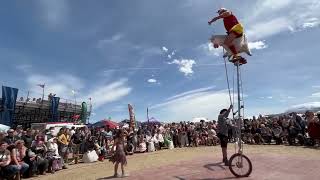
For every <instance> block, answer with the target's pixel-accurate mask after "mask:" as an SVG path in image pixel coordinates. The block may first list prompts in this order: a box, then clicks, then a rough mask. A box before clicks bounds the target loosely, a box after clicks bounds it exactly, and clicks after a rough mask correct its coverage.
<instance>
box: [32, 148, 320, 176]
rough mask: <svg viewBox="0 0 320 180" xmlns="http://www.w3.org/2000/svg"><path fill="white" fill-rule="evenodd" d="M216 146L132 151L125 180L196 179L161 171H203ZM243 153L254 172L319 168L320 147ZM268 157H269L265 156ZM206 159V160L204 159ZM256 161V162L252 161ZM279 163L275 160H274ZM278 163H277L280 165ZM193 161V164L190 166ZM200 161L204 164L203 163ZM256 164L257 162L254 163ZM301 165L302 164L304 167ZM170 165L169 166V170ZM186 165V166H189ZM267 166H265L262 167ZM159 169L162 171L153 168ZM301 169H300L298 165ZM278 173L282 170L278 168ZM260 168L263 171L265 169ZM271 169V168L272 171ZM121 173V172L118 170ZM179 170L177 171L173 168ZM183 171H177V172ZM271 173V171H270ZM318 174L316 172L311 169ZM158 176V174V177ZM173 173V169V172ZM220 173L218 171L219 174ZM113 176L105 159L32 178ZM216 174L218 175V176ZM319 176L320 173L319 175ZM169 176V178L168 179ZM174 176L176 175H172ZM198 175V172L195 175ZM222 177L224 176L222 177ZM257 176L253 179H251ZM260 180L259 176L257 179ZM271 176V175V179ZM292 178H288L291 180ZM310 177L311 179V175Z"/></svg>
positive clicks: (216, 152)
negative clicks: (274, 166)
mask: <svg viewBox="0 0 320 180" xmlns="http://www.w3.org/2000/svg"><path fill="white" fill-rule="evenodd" d="M220 151H221V150H220V147H219V146H214V147H198V148H178V149H173V150H162V151H157V152H153V153H143V154H135V155H133V156H127V158H128V166H127V167H126V170H127V171H128V172H129V174H130V177H128V178H125V179H151V178H150V177H152V176H154V177H157V178H152V180H156V179H197V178H195V177H193V176H191V175H190V177H187V176H186V177H184V178H179V177H175V176H174V175H172V176H171V175H170V174H163V175H161V173H163V172H165V171H168V172H169V170H170V169H175V168H180V171H182V172H186V173H187V172H188V171H190V172H191V171H195V170H197V171H196V172H200V171H202V169H204V168H203V166H205V165H204V164H203V163H207V162H219V161H221V159H222V158H221V152H220ZM228 151H229V152H228V153H229V154H230V155H231V154H233V153H234V152H235V150H234V145H232V144H230V145H229V150H228ZM244 153H245V154H246V155H247V156H248V157H249V158H250V159H251V158H252V161H253V164H254V170H253V172H255V170H256V172H260V170H259V166H260V167H261V168H262V166H264V165H267V164H268V163H271V164H272V163H275V162H274V161H279V163H280V164H281V163H284V164H286V163H290V162H289V161H288V160H290V159H292V161H293V162H297V161H298V163H299V162H300V160H305V161H303V162H302V161H301V163H303V164H305V163H315V164H316V167H315V168H316V169H318V170H319V169H320V149H319V148H317V149H311V148H305V147H298V146H297V147H292V146H276V145H259V146H255V145H249V146H245V148H244ZM268 157H270V158H268ZM259 159H261V161H270V162H266V163H263V164H259V163H261V162H259V161H260V160H259ZM206 161H207V162H206ZM254 161H257V162H258V163H255V162H254ZM276 163H278V162H276ZM279 163H278V164H279ZM186 164H187V165H188V166H186V167H185V168H184V169H181V167H182V166H184V165H186ZM192 164H194V167H193V166H192ZM202 164H203V165H202ZM255 164H256V165H255ZM303 164H301V167H304V166H303ZM292 166H293V167H290V168H291V170H292V171H295V169H294V168H299V167H296V166H300V164H295V165H293V164H292ZM168 168H169V169H168ZM188 168H189V169H188ZM264 168H266V167H264ZM157 169H158V170H159V169H161V172H159V171H156V170H157ZM299 169H301V168H299ZM278 170H279V173H283V172H282V171H285V170H281V169H278ZM264 171H266V172H268V169H264ZM264 171H263V172H264ZM272 171H274V169H273V170H272ZM119 172H120V171H119ZM175 172H179V170H177V171H175ZM182 172H179V173H180V174H181V173H182ZM206 173H207V176H208V173H209V171H205V172H203V173H201V174H203V175H206ZM221 173H222V174H221ZM221 173H220V175H221V176H223V177H225V176H230V177H229V178H228V179H230V178H232V175H230V173H229V172H228V170H227V169H223V171H221ZM272 173H274V172H272ZM284 173H287V174H290V173H288V172H284ZM314 173H316V174H317V173H319V172H314ZM157 174H158V175H161V176H160V177H161V178H160V177H159V176H157ZM172 174H174V172H172ZM218 174H219V173H217V175H218ZM112 175H113V164H112V163H110V162H108V160H105V161H104V162H97V163H92V164H78V165H70V166H69V169H67V170H61V171H59V172H56V173H55V174H47V175H45V176H39V177H37V178H34V179H35V180H38V179H43V180H51V179H52V180H53V179H61V180H73V179H75V180H76V179H77V180H87V179H88V180H91V179H92V180H95V179H111V177H110V176H112ZM220 175H219V176H220ZM318 175H319V176H320V174H318ZM169 177H171V178H169ZM173 177H175V178H173ZM197 177H199V175H197ZM223 179H225V178H223ZM254 179H256V178H254ZM259 179H260V178H259ZM270 179H274V178H270ZM293 179H294V178H290V180H293ZM311 179H312V178H311Z"/></svg>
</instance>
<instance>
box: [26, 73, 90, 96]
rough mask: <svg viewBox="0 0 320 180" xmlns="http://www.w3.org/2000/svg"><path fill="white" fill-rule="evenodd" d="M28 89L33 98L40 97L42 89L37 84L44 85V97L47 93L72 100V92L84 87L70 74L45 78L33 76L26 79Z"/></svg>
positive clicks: (38, 75) (44, 76)
mask: <svg viewBox="0 0 320 180" xmlns="http://www.w3.org/2000/svg"><path fill="white" fill-rule="evenodd" d="M27 84H28V89H30V90H31V93H32V94H33V95H34V96H37V97H41V95H42V89H41V88H39V87H37V84H45V96H47V95H48V94H49V93H54V94H57V96H58V97H62V98H67V99H73V94H72V90H77V91H78V90H80V89H82V88H83V87H84V83H83V81H82V80H81V79H79V78H77V77H75V76H73V75H70V74H57V75H53V76H46V75H40V74H33V75H30V76H28V77H27Z"/></svg>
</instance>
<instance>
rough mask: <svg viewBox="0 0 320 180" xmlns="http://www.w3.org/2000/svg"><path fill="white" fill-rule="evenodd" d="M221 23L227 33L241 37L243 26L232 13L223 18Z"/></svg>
mask: <svg viewBox="0 0 320 180" xmlns="http://www.w3.org/2000/svg"><path fill="white" fill-rule="evenodd" d="M223 23H224V27H225V28H226V30H227V33H228V34H230V33H234V34H236V35H237V37H241V36H242V35H243V32H244V29H243V26H242V25H241V24H240V23H239V21H238V19H237V18H236V17H235V16H234V15H233V14H231V15H230V16H227V17H225V18H223Z"/></svg>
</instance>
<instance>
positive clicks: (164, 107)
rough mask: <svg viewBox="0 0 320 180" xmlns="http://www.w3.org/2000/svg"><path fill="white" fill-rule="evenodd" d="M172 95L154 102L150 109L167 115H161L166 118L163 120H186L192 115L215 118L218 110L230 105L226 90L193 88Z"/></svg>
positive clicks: (192, 116)
mask: <svg viewBox="0 0 320 180" xmlns="http://www.w3.org/2000/svg"><path fill="white" fill-rule="evenodd" d="M208 89H210V88H208ZM192 92H193V93H192ZM173 97H176V98H168V99H171V100H168V101H165V102H163V103H160V104H156V105H154V106H152V107H151V108H150V109H157V111H160V112H162V113H163V114H164V115H166V116H167V117H163V118H166V119H165V120H170V121H188V120H191V119H192V118H194V117H208V118H210V119H212V118H214V119H216V118H217V117H218V114H219V111H220V110H221V109H223V108H227V107H228V106H229V105H230V104H229V94H228V91H227V90H223V91H215V92H214V91H206V92H203V91H201V92H199V91H198V90H193V91H188V92H185V93H181V94H179V95H176V96H173Z"/></svg>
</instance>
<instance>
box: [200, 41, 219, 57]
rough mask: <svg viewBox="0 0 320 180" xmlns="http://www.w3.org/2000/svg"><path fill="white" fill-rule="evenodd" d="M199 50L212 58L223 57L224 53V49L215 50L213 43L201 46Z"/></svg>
mask: <svg viewBox="0 0 320 180" xmlns="http://www.w3.org/2000/svg"><path fill="white" fill-rule="evenodd" d="M199 48H200V49H201V50H202V51H204V53H205V54H207V55H209V56H211V55H214V56H221V55H222V53H223V49H222V48H214V47H213V46H212V43H205V44H202V45H200V46H199Z"/></svg>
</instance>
